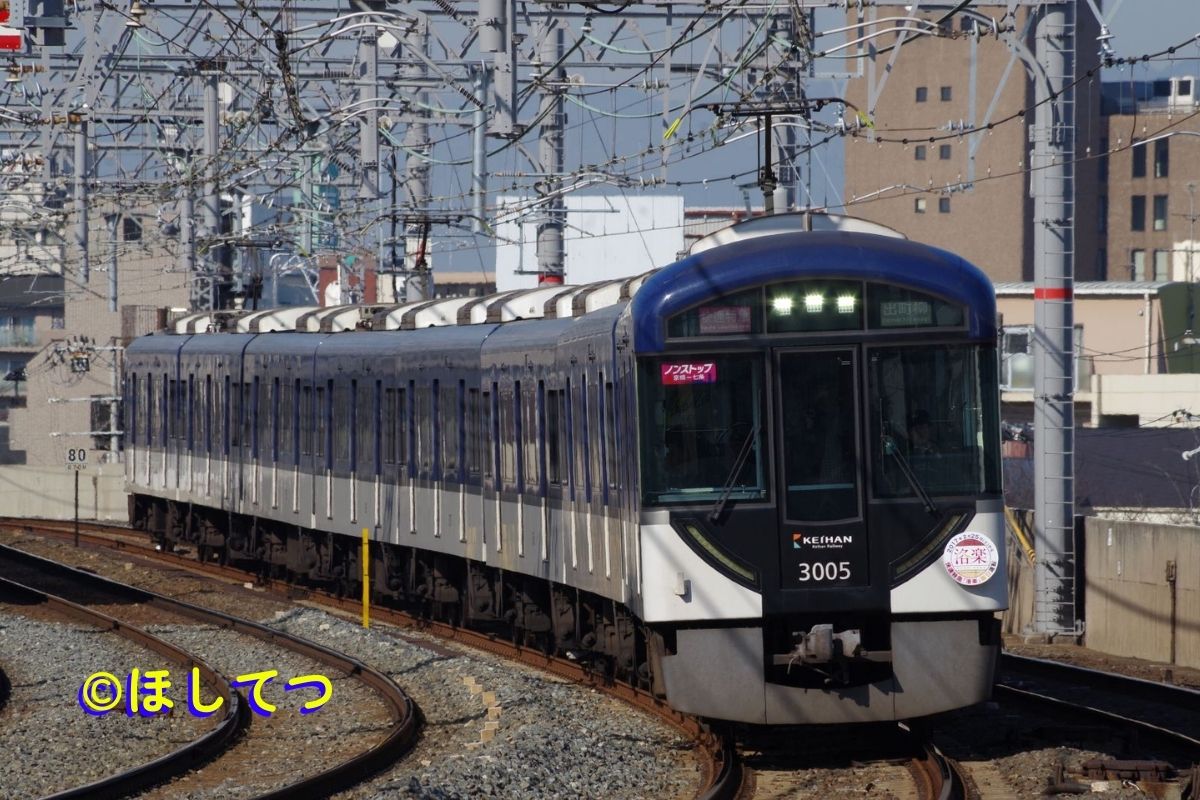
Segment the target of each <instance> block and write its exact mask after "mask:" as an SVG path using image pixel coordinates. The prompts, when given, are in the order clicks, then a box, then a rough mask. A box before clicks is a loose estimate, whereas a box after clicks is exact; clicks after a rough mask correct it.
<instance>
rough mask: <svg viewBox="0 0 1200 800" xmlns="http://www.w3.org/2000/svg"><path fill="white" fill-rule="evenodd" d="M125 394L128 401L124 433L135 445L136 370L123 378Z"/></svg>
mask: <svg viewBox="0 0 1200 800" xmlns="http://www.w3.org/2000/svg"><path fill="white" fill-rule="evenodd" d="M125 396H126V397H128V398H129V402H128V403H127V404H126V405H125V430H126V431H127V434H126V435H127V436H128V438H129V443H130V444H131V445H135V444H137V443H138V433H137V423H138V376H137V373H136V372H131V373H130V374H129V377H128V378H126V379H125Z"/></svg>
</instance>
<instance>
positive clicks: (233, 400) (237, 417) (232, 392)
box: [229, 382, 242, 450]
mask: <svg viewBox="0 0 1200 800" xmlns="http://www.w3.org/2000/svg"><path fill="white" fill-rule="evenodd" d="M229 401H230V404H231V405H232V408H231V409H230V412H229V413H230V418H229V447H230V449H231V450H232V449H234V448H237V447H241V446H242V384H241V383H240V382H238V383H230V385H229Z"/></svg>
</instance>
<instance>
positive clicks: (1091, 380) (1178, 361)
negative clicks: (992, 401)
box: [996, 281, 1200, 427]
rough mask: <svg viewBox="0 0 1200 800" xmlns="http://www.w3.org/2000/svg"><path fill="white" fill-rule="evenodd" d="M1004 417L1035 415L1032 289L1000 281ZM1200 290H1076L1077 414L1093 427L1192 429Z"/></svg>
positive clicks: (1089, 285) (1198, 390)
mask: <svg viewBox="0 0 1200 800" xmlns="http://www.w3.org/2000/svg"><path fill="white" fill-rule="evenodd" d="M996 305H997V310H998V311H999V312H1000V315H1001V319H1002V325H1003V331H1004V332H1003V337H1002V352H1001V366H1000V385H1001V390H1002V395H1001V402H1002V405H1003V416H1004V419H1005V420H1007V421H1009V422H1028V421H1029V420H1031V419H1032V418H1033V355H1032V339H1033V284H1031V283H999V284H997V285H996ZM1197 308H1200V285H1197V284H1195V283H1179V282H1174V283H1163V282H1147V281H1143V282H1124V281H1103V282H1081V283H1077V284H1076V285H1075V355H1076V359H1075V385H1076V387H1077V390H1076V394H1075V412H1076V419H1077V421H1078V422H1079V423H1080V424H1083V425H1087V426H1090V427H1104V426H1114V425H1115V426H1147V427H1166V426H1178V425H1194V424H1197V423H1198V422H1200V416H1198V417H1197V419H1196V420H1191V419H1190V418H1189V415H1200V337H1197V336H1196V335H1195V334H1194V333H1193V330H1192V325H1193V324H1194V322H1193V319H1194V317H1195V314H1196V310H1197Z"/></svg>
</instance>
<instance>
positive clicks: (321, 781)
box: [0, 523, 419, 800]
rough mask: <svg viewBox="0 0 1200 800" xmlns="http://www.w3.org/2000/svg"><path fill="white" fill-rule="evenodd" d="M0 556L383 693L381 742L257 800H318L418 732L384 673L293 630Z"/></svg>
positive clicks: (399, 752) (9, 551)
mask: <svg viewBox="0 0 1200 800" xmlns="http://www.w3.org/2000/svg"><path fill="white" fill-rule="evenodd" d="M21 527H22V528H33V527H37V525H36V524H35V525H30V524H29V523H25V524H23V525H22V526H21ZM146 552H147V553H153V552H154V551H153V550H150V549H149V548H147V549H146ZM0 557H3V558H8V559H10V560H13V561H16V562H19V563H24V564H26V565H32V566H35V567H37V568H39V569H40V570H42V571H43V572H44V573H46V574H56V575H58V576H64V577H69V578H71V579H73V580H76V581H78V582H79V585H81V586H86V585H91V586H95V587H99V588H102V589H104V590H105V591H109V592H112V593H114V594H117V595H119V596H124V597H126V598H127V599H129V600H131V601H134V602H139V603H144V604H147V605H153V606H157V607H160V608H166V609H169V610H171V611H173V612H175V613H177V614H181V615H183V616H186V617H190V618H192V619H195V620H197V621H199V622H202V623H204V624H207V625H217V626H219V627H222V628H226V629H229V630H233V631H236V632H238V633H241V634H245V635H248V636H253V637H254V638H256V639H259V640H262V641H265V642H267V643H269V644H272V645H274V646H276V647H279V648H281V649H286V650H291V651H292V652H295V653H299V654H301V655H303V656H306V657H308V658H310V659H312V660H314V661H318V662H320V663H322V664H325V665H327V666H330V667H333V668H334V669H337V670H340V671H342V672H345V673H346V674H348V675H350V676H352V677H354V678H356V679H357V680H359V681H361V682H362V683H364V684H366V685H367V686H369V687H371V688H372V689H374V690H375V691H376V692H378V693H379V694H380V695H382V697H383V699H384V700H385V701H386V702H387V704H388V706H389V707H390V710H391V716H392V723H393V724H392V729H391V732H390V733H389V734H388V736H387V737H386V738H385V739H384V740H383V741H382V742H379V743H378V744H376V745H375V746H374V747H372V748H370V749H369V750H366V751H363V752H361V753H359V754H358V755H356V756H355V757H354V758H351V759H349V760H347V761H343V762H341V763H340V764H337V765H335V766H333V767H330V768H329V769H326V770H324V771H322V772H320V773H317V774H316V775H311V776H309V777H307V778H304V779H303V780H300V781H297V782H296V783H293V784H291V785H289V786H287V787H284V788H283V789H280V790H276V791H272V792H268V793H266V794H262V795H259V796H258V798H259V800H284V798H320V797H326V796H328V795H330V794H333V793H335V792H337V791H341V790H344V789H347V788H350V787H352V786H355V785H357V784H358V783H359V782H361V780H362V778H363V776H364V775H367V774H370V773H372V772H375V771H378V770H379V769H381V768H383V767H384V766H386V765H388V764H390V763H393V762H394V761H396V760H397V759H398V758H400V757H401V756H403V755H404V754H405V753H407V752H408V750H409V749H410V748H411V746H412V745H413V743H414V742H415V741H416V737H417V733H418V730H419V716H418V714H417V713H416V707H415V705H414V704H413V702H412V700H411V699H410V698H409V697H408V695H406V694H405V693H404V691H403V690H402V689H401V688H400V687H399V686H397V685H396V684H395V683H394V682H393V681H392V680H391V679H390V678H388V677H387V676H386V675H384V674H383V673H381V672H379V671H378V670H376V669H374V668H373V667H370V666H368V665H366V664H364V663H363V662H361V661H359V660H357V659H354V658H351V657H349V656H346V655H344V654H342V653H338V652H337V651H335V650H332V649H330V648H328V647H325V646H323V645H320V644H317V643H316V642H313V641H311V640H309V639H305V638H304V637H301V636H298V635H295V634H290V633H284V632H282V631H277V630H275V629H273V628H270V627H267V626H266V625H261V624H259V623H257V622H252V621H250V620H247V619H242V618H241V617H236V616H234V615H232V614H226V613H224V612H221V611H216V610H213V609H208V608H203V607H201V606H197V605H194V604H192V603H188V602H185V601H183V600H176V599H174V598H171V597H167V596H166V595H161V594H158V593H157V592H152V591H149V590H147V589H140V588H137V587H134V586H129V585H127V584H123V583H119V582H117V581H113V580H110V579H108V578H105V577H102V576H100V575H96V574H94V573H91V572H86V571H84V570H80V569H76V568H74V567H70V566H67V565H66V564H61V563H59V562H56V561H52V560H50V559H45V558H42V557H40V556H36V555H33V554H32V553H27V552H25V551H23V550H19V549H16V548H13V547H8V546H6V545H0Z"/></svg>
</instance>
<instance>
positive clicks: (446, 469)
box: [438, 381, 462, 480]
mask: <svg viewBox="0 0 1200 800" xmlns="http://www.w3.org/2000/svg"><path fill="white" fill-rule="evenodd" d="M461 393H462V381H459V382H458V383H457V384H453V385H452V386H450V387H448V388H447V390H446V391H444V392H440V394H439V398H438V399H439V402H440V404H441V410H440V413H439V414H438V420H439V421H440V424H441V434H442V444H441V455H442V459H441V466H442V477H443V478H445V479H447V480H456V479H457V476H458V445H459V431H460V428H459V407H460V405H461V402H460V400H459V398H460V397H461Z"/></svg>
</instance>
